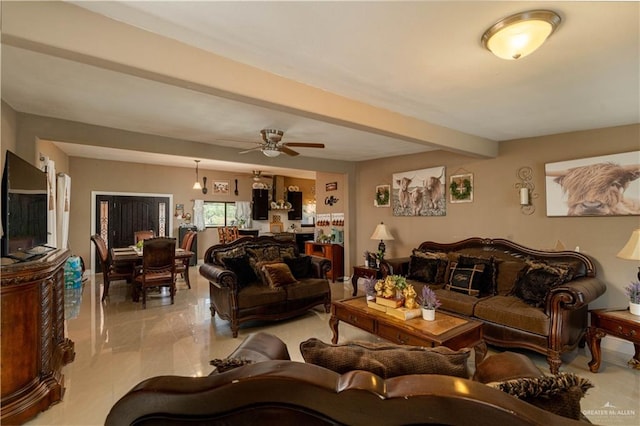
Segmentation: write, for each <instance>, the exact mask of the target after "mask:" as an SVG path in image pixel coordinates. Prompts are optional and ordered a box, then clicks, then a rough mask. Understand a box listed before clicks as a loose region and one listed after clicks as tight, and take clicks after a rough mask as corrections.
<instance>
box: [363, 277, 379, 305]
mask: <svg viewBox="0 0 640 426" xmlns="http://www.w3.org/2000/svg"><path fill="white" fill-rule="evenodd" d="M377 282H378V279H377V278H375V277H371V278H365V279H364V293H365V294H366V295H367V300H376V283H377Z"/></svg>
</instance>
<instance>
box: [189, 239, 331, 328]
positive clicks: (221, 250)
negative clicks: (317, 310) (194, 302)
mask: <svg viewBox="0 0 640 426" xmlns="http://www.w3.org/2000/svg"><path fill="white" fill-rule="evenodd" d="M329 269H331V262H330V261H329V260H328V259H324V258H320V257H316V256H307V255H304V254H300V253H298V248H297V246H296V245H295V243H294V242H292V241H279V240H276V239H274V238H271V237H255V238H251V237H245V238H240V239H238V240H235V241H233V242H231V243H228V244H218V245H214V246H211V247H209V249H208V250H207V251H206V253H205V255H204V264H203V265H202V266H200V275H202V276H203V277H205V278H206V279H207V280H208V281H209V293H210V296H211V315H212V316H214V315H215V314H216V312H217V313H218V315H219V316H220V318H222V319H225V320H228V321H230V322H231V332H232V333H233V337H238V329H239V328H240V324H241V323H243V322H246V321H254V320H271V321H273V320H282V319H285V318H291V317H294V316H298V315H301V314H303V313H304V312H305V311H307V310H309V309H310V308H312V307H314V306H316V305H324V307H325V311H326V312H329V311H330V309H331V290H330V287H329V281H328V280H327V278H326V274H327V271H328V270H329Z"/></svg>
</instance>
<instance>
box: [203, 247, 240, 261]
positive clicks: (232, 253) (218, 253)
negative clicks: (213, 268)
mask: <svg viewBox="0 0 640 426" xmlns="http://www.w3.org/2000/svg"><path fill="white" fill-rule="evenodd" d="M245 254H246V252H245V249H244V247H242V246H241V247H233V248H226V247H223V248H220V249H217V250H214V251H213V253H211V257H213V258H214V259H215V261H216V263H217V264H219V265H223V260H224V259H226V258H227V257H239V256H244V255H245Z"/></svg>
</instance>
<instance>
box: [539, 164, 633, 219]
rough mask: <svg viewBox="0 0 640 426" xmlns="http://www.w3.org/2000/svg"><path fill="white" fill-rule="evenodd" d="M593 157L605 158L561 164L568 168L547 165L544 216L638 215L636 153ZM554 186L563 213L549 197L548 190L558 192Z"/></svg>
mask: <svg viewBox="0 0 640 426" xmlns="http://www.w3.org/2000/svg"><path fill="white" fill-rule="evenodd" d="M610 157H613V158H610ZM597 160H609V161H597V162H593V163H589V162H588V161H583V163H584V164H575V163H573V164H565V166H568V167H559V166H558V163H556V166H555V167H549V165H547V167H546V176H547V192H548V194H547V214H548V215H550V216H554V215H566V216H620V215H640V181H639V180H638V179H640V152H632V153H627V154H617V155H614V156H606V157H598V158H597ZM560 164H561V163H560ZM554 185H557V186H558V187H559V190H560V194H561V197H562V200H561V201H560V202H561V203H562V204H563V205H564V206H563V210H564V214H562V211H558V209H557V201H558V200H553V199H550V197H549V193H551V195H553V194H554V193H555V194H557V193H558V188H557V187H556V188H554V187H553V186H554ZM554 204H555V207H556V209H555V210H554ZM554 213H555V214H554ZM558 213H559V214H558Z"/></svg>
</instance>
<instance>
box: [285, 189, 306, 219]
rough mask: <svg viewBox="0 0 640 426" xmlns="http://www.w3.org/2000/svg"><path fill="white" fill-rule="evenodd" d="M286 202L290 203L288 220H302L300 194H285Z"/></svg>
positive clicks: (294, 192)
mask: <svg viewBox="0 0 640 426" xmlns="http://www.w3.org/2000/svg"><path fill="white" fill-rule="evenodd" d="M287 201H288V202H289V203H291V210H290V211H289V220H302V192H300V191H289V192H287Z"/></svg>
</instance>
